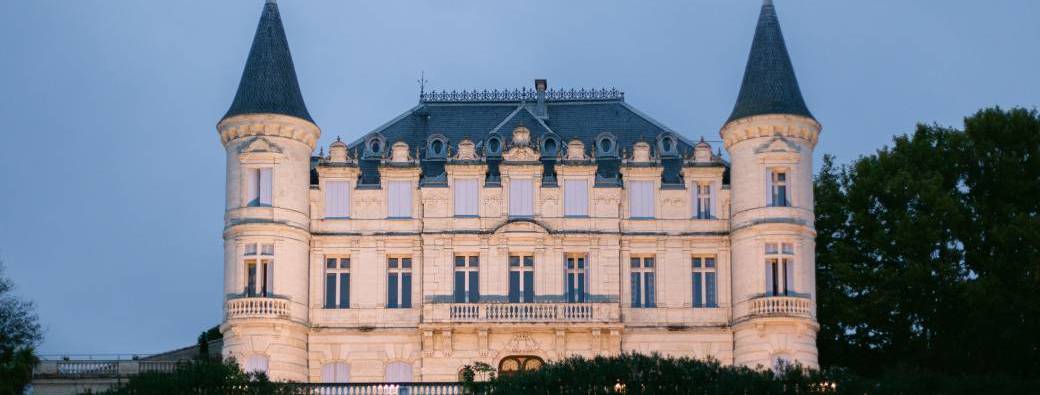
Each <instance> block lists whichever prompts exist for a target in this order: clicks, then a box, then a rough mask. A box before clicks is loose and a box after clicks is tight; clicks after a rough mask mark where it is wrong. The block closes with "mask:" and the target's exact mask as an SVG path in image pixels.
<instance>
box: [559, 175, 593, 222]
mask: <svg viewBox="0 0 1040 395" xmlns="http://www.w3.org/2000/svg"><path fill="white" fill-rule="evenodd" d="M563 215H564V216H566V217H587V216H589V182H588V180H567V181H565V182H564V183H563Z"/></svg>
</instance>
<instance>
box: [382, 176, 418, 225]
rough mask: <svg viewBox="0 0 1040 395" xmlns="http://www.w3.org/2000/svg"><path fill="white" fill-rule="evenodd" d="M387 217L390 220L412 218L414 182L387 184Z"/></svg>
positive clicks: (391, 182) (392, 182)
mask: <svg viewBox="0 0 1040 395" xmlns="http://www.w3.org/2000/svg"><path fill="white" fill-rule="evenodd" d="M387 185H388V188H387V189H388V191H387V193H386V203H387V206H388V209H387V214H388V215H387V216H388V217H390V218H411V217H412V182H411V181H390V182H389V183H387Z"/></svg>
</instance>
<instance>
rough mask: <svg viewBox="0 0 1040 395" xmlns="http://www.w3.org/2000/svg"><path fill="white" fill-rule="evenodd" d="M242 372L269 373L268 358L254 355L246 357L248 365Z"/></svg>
mask: <svg viewBox="0 0 1040 395" xmlns="http://www.w3.org/2000/svg"><path fill="white" fill-rule="evenodd" d="M242 370H244V371H246V372H247V373H248V372H261V373H267V357H266V356H264V355H259V354H254V355H250V356H248V357H246V363H245V365H244V366H243V367H242Z"/></svg>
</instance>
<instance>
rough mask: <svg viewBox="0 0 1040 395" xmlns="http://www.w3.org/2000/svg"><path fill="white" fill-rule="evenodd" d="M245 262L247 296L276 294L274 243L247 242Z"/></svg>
mask: <svg viewBox="0 0 1040 395" xmlns="http://www.w3.org/2000/svg"><path fill="white" fill-rule="evenodd" d="M258 249H259V251H258ZM257 252H259V254H257ZM244 263H245V269H246V275H245V277H246V287H245V294H246V296H248V297H255V296H261V297H263V296H274V244H257V243H249V244H246V252H245V260H244Z"/></svg>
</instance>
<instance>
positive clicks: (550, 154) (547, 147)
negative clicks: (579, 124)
mask: <svg viewBox="0 0 1040 395" xmlns="http://www.w3.org/2000/svg"><path fill="white" fill-rule="evenodd" d="M541 151H542V157H543V158H554V157H556V156H557V155H559V153H560V138H559V137H558V136H556V135H555V134H553V133H546V134H545V135H544V136H542V144H541Z"/></svg>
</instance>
